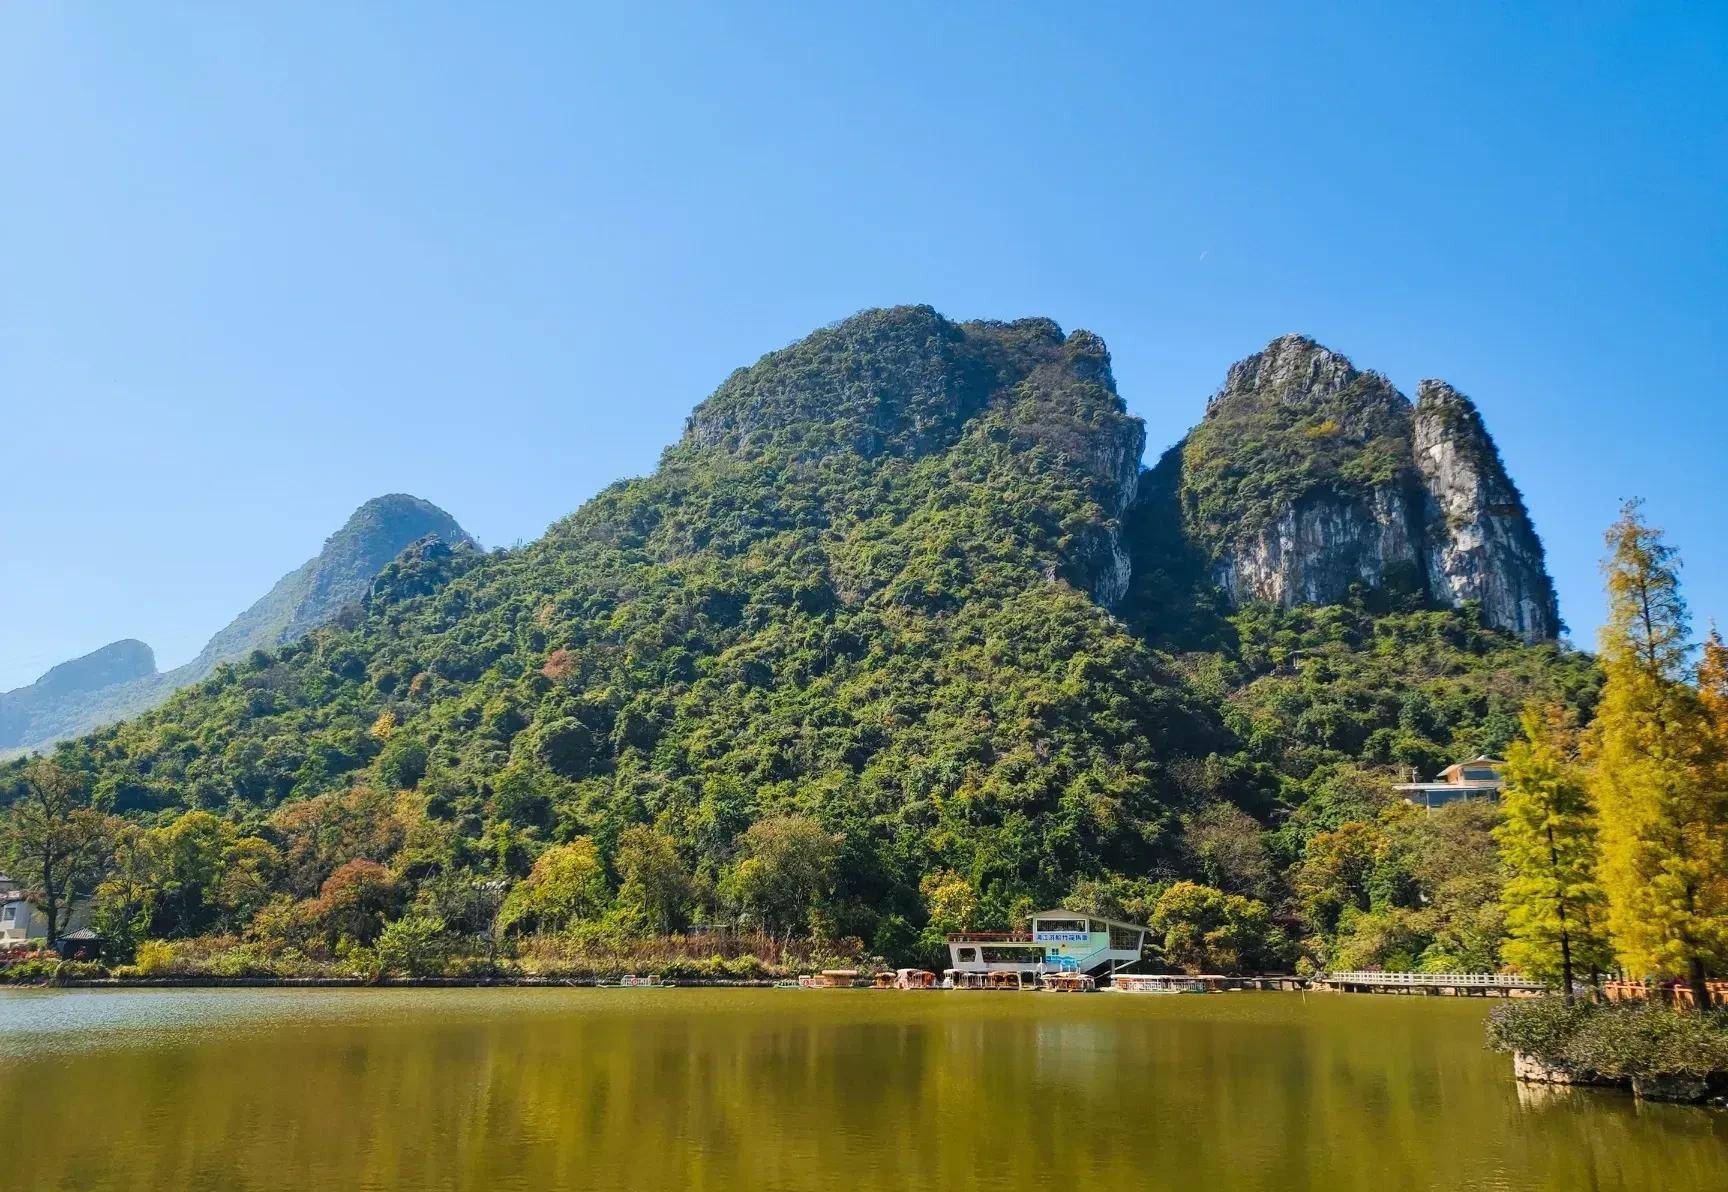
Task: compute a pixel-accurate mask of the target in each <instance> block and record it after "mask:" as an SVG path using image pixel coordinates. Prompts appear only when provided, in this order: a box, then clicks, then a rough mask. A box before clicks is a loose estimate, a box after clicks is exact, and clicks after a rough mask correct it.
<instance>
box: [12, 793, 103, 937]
mask: <svg viewBox="0 0 1728 1192" xmlns="http://www.w3.org/2000/svg"><path fill="white" fill-rule="evenodd" d="M22 786H23V790H22V793H21V794H20V795H19V796H18V797H17V798H16V799H15V800H14V801H13V803H12V807H11V812H10V814H9V815H8V817H7V820H6V823H5V827H4V829H3V830H0V868H3V870H4V872H5V873H6V874H7V875H8V876H10V877H11V878H12V880H13V881H15V882H17V883H18V885H19V888H20V889H21V890H22V892H23V894H24V897H25V898H27V899H29V900H30V901H31V902H33V903H35V904H36V906H37V907H38V908H39V909H40V910H41V911H42V914H43V916H44V917H45V918H46V919H47V920H48V943H49V944H53V943H54V942H55V941H56V940H58V939H59V938H60V936H61V935H62V934H63V933H64V932H65V930H66V924H67V922H68V921H69V920H70V919H71V917H72V907H73V905H74V903H75V902H76V901H77V899H78V898H79V896H80V895H85V894H88V893H90V892H91V891H92V890H93V889H94V888H95V886H96V882H97V880H98V879H99V878H100V876H101V872H102V866H103V863H104V862H105V860H106V859H107V856H108V846H109V841H110V838H111V837H112V835H113V829H114V825H113V823H112V821H111V820H110V818H109V817H108V816H106V815H103V814H102V813H101V812H99V811H97V810H96V809H95V808H94V807H92V806H90V802H89V794H88V790H87V786H86V782H85V776H84V774H83V773H82V772H80V771H78V770H74V769H72V768H71V767H70V766H66V765H62V764H61V763H60V762H57V761H54V760H53V759H43V760H39V761H35V762H32V763H31V764H30V765H29V766H28V767H27V768H26V769H25V770H24V773H23V783H22Z"/></svg>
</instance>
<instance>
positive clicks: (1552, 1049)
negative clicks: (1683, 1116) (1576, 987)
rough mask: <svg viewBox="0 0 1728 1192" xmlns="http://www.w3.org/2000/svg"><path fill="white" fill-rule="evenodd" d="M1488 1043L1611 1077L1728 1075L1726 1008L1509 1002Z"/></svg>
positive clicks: (1491, 1025) (1495, 1017) (1493, 1019)
mask: <svg viewBox="0 0 1728 1192" xmlns="http://www.w3.org/2000/svg"><path fill="white" fill-rule="evenodd" d="M1488 1042H1489V1046H1491V1047H1493V1048H1494V1049H1495V1050H1497V1051H1510V1052H1523V1053H1524V1054H1526V1055H1530V1056H1533V1057H1534V1058H1536V1059H1538V1060H1540V1061H1541V1062H1543V1063H1544V1064H1548V1065H1552V1066H1554V1067H1557V1068H1563V1069H1566V1070H1568V1071H1571V1072H1575V1073H1578V1074H1580V1075H1584V1074H1590V1075H1594V1076H1598V1077H1601V1078H1604V1079H1608V1080H1649V1079H1652V1078H1658V1077H1666V1076H1685V1077H1693V1078H1697V1079H1700V1080H1702V1079H1707V1078H1709V1077H1711V1076H1718V1075H1723V1074H1728V1010H1709V1011H1705V1012H1703V1013H1693V1012H1682V1011H1676V1010H1673V1009H1670V1008H1669V1007H1667V1006H1664V1005H1651V1004H1646V1005H1636V1006H1597V1005H1591V1004H1589V1003H1585V1002H1579V1003H1573V1004H1568V1003H1566V1002H1564V1001H1561V1000H1560V999H1558V998H1541V999H1536V1000H1531V1001H1519V1002H1510V1003H1508V1004H1506V1005H1504V1006H1500V1007H1498V1008H1497V1009H1496V1010H1495V1011H1494V1013H1493V1014H1492V1015H1491V1016H1490V1017H1489V1020H1488Z"/></svg>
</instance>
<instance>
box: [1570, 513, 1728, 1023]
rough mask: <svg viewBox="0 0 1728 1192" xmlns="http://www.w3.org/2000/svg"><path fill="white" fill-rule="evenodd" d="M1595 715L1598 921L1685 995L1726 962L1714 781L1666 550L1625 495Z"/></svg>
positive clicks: (1727, 887)
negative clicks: (1602, 915) (1602, 911)
mask: <svg viewBox="0 0 1728 1192" xmlns="http://www.w3.org/2000/svg"><path fill="white" fill-rule="evenodd" d="M1607 542H1608V546H1609V550H1610V554H1609V557H1608V558H1607V560H1605V562H1604V564H1603V568H1604V571H1605V572H1606V574H1607V579H1608V601H1609V616H1608V623H1607V625H1606V626H1604V628H1603V630H1602V666H1603V671H1604V673H1605V675H1606V682H1605V684H1604V687H1603V694H1602V704H1601V709H1600V712H1599V714H1598V716H1597V719H1596V726H1595V746H1596V767H1595V771H1594V788H1595V794H1596V799H1597V806H1598V808H1599V813H1600V817H1601V841H1602V878H1603V886H1604V889H1605V890H1606V892H1607V899H1608V925H1609V929H1610V931H1611V933H1612V935H1613V939H1614V948H1615V951H1616V953H1617V954H1618V955H1619V957H1620V961H1621V963H1622V964H1623V965H1624V966H1625V967H1626V968H1627V969H1629V970H1631V971H1632V972H1635V973H1674V974H1677V975H1683V976H1684V977H1685V978H1686V979H1687V981H1688V982H1689V983H1690V985H1691V987H1692V992H1693V997H1694V998H1695V999H1696V1001H1697V1003H1698V1004H1699V1005H1707V1004H1708V1003H1709V991H1708V987H1707V985H1706V984H1705V979H1706V977H1707V976H1708V975H1709V973H1710V972H1712V971H1720V969H1721V967H1722V966H1723V965H1724V963H1728V832H1725V831H1723V824H1724V823H1725V822H1728V783H1724V782H1723V781H1722V779H1723V776H1724V775H1723V769H1724V766H1723V760H1722V744H1723V743H1722V742H1721V741H1720V739H1719V738H1718V736H1717V733H1716V732H1715V730H1714V726H1713V725H1712V724H1711V722H1710V715H1709V711H1708V702H1707V700H1706V699H1703V698H1700V695H1699V692H1698V690H1697V689H1695V688H1694V687H1692V686H1691V685H1690V684H1689V683H1687V682H1686V663H1687V658H1688V655H1689V653H1690V645H1689V641H1688V632H1687V631H1688V619H1687V612H1686V602H1685V599H1684V598H1683V597H1682V596H1681V594H1680V582H1679V573H1678V572H1679V560H1678V558H1677V556H1676V552H1675V549H1674V548H1673V547H1672V546H1669V545H1668V544H1667V543H1666V542H1664V541H1663V539H1662V534H1661V531H1659V530H1657V529H1656V528H1654V527H1652V526H1650V525H1649V524H1648V523H1647V522H1646V521H1645V520H1644V516H1643V512H1642V510H1641V509H1640V508H1639V505H1638V503H1637V502H1628V503H1627V505H1626V506H1625V508H1624V509H1623V510H1622V512H1621V516H1620V519H1619V520H1618V521H1616V522H1615V523H1614V525H1613V526H1612V527H1611V528H1610V529H1609V531H1608V535H1607Z"/></svg>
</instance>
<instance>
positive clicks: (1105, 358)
mask: <svg viewBox="0 0 1728 1192" xmlns="http://www.w3.org/2000/svg"><path fill="white" fill-rule="evenodd" d="M1063 356H1064V359H1065V362H1066V365H1067V368H1068V371H1069V372H1070V373H1071V374H1072V375H1073V376H1075V377H1077V378H1078V379H1080V380H1081V381H1083V382H1087V383H1089V384H1095V385H1098V386H1100V387H1101V388H1103V389H1104V390H1105V391H1106V392H1107V393H1108V394H1109V395H1110V397H1111V398H1112V399H1114V402H1115V404H1116V405H1117V406H1118V409H1120V403H1121V399H1120V398H1117V397H1116V380H1115V377H1114V376H1113V375H1112V374H1111V369H1110V353H1109V351H1108V350H1107V349H1106V348H1105V346H1104V341H1103V340H1101V339H1099V338H1098V337H1097V336H1096V335H1093V334H1092V333H1091V332H1090V331H1076V332H1074V333H1073V334H1072V335H1070V336H1069V337H1068V339H1067V341H1066V342H1065V343H1064V344H1063ZM1083 450H1084V452H1085V463H1086V468H1087V470H1088V471H1089V472H1091V474H1092V475H1094V476H1096V477H1097V478H1098V479H1099V481H1100V482H1101V485H1100V492H1099V496H1100V499H1101V501H1102V503H1103V506H1104V511H1105V514H1106V515H1107V516H1108V517H1109V518H1110V522H1109V524H1108V526H1106V527H1104V528H1103V529H1102V532H1101V533H1100V534H1099V536H1098V540H1097V541H1096V542H1095V543H1094V544H1093V547H1092V549H1091V551H1090V552H1088V554H1089V557H1088V558H1086V559H1085V560H1084V564H1083V567H1082V573H1081V574H1078V575H1076V576H1074V577H1072V578H1073V579H1074V580H1075V581H1076V582H1077V584H1078V586H1080V587H1083V588H1085V589H1086V590H1087V591H1089V592H1091V594H1092V597H1093V599H1095V600H1097V601H1098V603H1100V604H1102V605H1104V607H1106V608H1114V607H1115V606H1116V605H1117V604H1119V603H1120V602H1121V600H1122V598H1123V597H1124V596H1126V595H1127V594H1128V584H1129V581H1130V579H1131V578H1132V574H1133V564H1132V563H1131V561H1130V560H1129V557H1128V552H1127V550H1126V548H1125V547H1124V546H1123V543H1122V517H1123V515H1124V514H1126V513H1127V511H1128V506H1130V505H1132V504H1133V503H1134V497H1135V494H1136V492H1137V491H1138V488H1139V484H1140V457H1141V455H1142V454H1144V452H1145V450H1146V424H1145V423H1143V422H1141V421H1140V419H1138V418H1130V417H1126V416H1123V417H1119V418H1116V419H1113V420H1108V421H1105V422H1102V423H1100V424H1099V425H1097V426H1096V427H1094V428H1092V430H1091V433H1090V434H1088V435H1087V436H1086V438H1085V439H1084V448H1083Z"/></svg>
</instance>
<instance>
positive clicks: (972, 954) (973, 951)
mask: <svg viewBox="0 0 1728 1192" xmlns="http://www.w3.org/2000/svg"><path fill="white" fill-rule="evenodd" d="M977 959H978V949H977V948H961V949H960V960H961V962H962V963H967V964H969V963H971V962H972V961H975V960H977Z"/></svg>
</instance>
